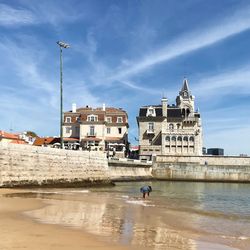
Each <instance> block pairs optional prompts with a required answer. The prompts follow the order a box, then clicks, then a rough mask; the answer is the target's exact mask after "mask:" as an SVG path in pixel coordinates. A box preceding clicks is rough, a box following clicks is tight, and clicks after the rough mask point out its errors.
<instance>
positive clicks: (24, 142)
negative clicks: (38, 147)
mask: <svg viewBox="0 0 250 250" xmlns="http://www.w3.org/2000/svg"><path fill="white" fill-rule="evenodd" d="M10 143H13V144H28V142H26V141H24V140H21V139H20V140H11V141H10Z"/></svg>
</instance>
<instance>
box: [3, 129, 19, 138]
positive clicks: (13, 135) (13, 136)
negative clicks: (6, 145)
mask: <svg viewBox="0 0 250 250" xmlns="http://www.w3.org/2000/svg"><path fill="white" fill-rule="evenodd" d="M0 137H2V138H6V139H14V140H20V138H19V135H18V134H12V133H8V132H5V131H3V130H0Z"/></svg>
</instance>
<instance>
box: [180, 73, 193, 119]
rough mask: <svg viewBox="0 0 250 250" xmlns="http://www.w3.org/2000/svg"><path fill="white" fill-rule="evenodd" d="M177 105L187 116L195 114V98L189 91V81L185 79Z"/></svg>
mask: <svg viewBox="0 0 250 250" xmlns="http://www.w3.org/2000/svg"><path fill="white" fill-rule="evenodd" d="M176 105H177V106H178V107H180V108H182V109H183V114H185V116H189V114H190V115H193V113H194V96H192V95H191V91H190V90H189V86H188V80H187V78H186V77H185V78H184V80H183V85H182V88H181V91H180V92H179V95H178V96H177V97H176Z"/></svg>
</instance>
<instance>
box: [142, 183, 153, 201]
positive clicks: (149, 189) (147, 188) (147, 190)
mask: <svg viewBox="0 0 250 250" xmlns="http://www.w3.org/2000/svg"><path fill="white" fill-rule="evenodd" d="M140 191H141V193H142V197H143V199H145V197H146V194H147V195H148V196H149V193H150V192H152V187H151V186H143V187H141V189H140Z"/></svg>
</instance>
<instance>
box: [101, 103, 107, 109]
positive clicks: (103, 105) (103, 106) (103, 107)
mask: <svg viewBox="0 0 250 250" xmlns="http://www.w3.org/2000/svg"><path fill="white" fill-rule="evenodd" d="M102 110H103V111H105V110H106V107H105V103H103V104H102Z"/></svg>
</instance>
